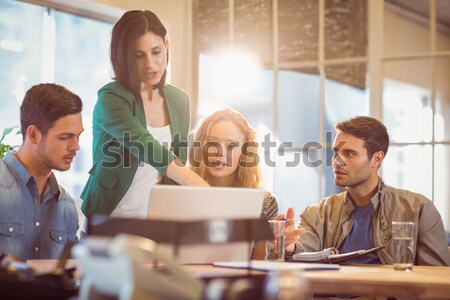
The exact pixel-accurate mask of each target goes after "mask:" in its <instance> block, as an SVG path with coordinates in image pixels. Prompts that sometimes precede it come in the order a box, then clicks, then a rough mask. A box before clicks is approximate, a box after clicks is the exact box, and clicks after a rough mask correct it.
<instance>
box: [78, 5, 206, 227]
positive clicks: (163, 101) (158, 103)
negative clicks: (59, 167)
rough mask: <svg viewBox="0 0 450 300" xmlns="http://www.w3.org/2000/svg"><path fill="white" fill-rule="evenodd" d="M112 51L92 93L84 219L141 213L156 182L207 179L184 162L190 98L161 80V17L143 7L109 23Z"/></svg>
mask: <svg viewBox="0 0 450 300" xmlns="http://www.w3.org/2000/svg"><path fill="white" fill-rule="evenodd" d="M110 51H111V63H112V67H113V71H114V74H115V78H114V79H115V81H113V82H110V83H108V84H107V85H105V86H104V87H102V88H101V89H100V90H99V92H98V100H97V103H96V105H95V108H94V114H93V148H92V155H93V167H92V169H91V170H90V171H89V174H90V177H89V179H88V181H87V183H86V186H85V187H84V190H83V192H82V194H81V198H82V199H83V205H82V208H81V209H82V211H83V213H84V215H85V216H87V217H89V216H91V215H92V214H104V215H111V216H120V217H137V218H145V217H146V213H147V206H148V199H149V196H150V189H151V186H152V185H154V184H156V183H157V182H159V181H161V180H162V181H163V183H169V182H170V181H171V180H173V181H175V182H177V183H179V184H182V185H196V186H207V185H208V184H207V183H206V182H205V181H204V180H203V179H202V178H201V177H200V176H198V175H197V174H195V173H194V172H193V171H191V170H190V169H189V168H186V167H184V163H185V162H186V158H187V157H186V156H187V138H188V132H189V125H190V105H189V96H188V95H187V94H186V93H185V92H184V91H183V90H181V89H179V88H177V87H175V86H173V85H170V84H167V83H166V82H165V81H166V74H167V70H166V67H167V62H168V39H167V31H166V29H165V27H164V25H163V24H162V23H161V21H160V20H159V18H158V17H157V16H156V15H155V14H154V13H153V12H151V11H147V10H145V11H141V10H133V11H128V12H126V13H125V14H124V15H123V16H122V17H121V18H120V20H119V21H118V22H117V23H116V24H115V25H114V27H113V30H112V35H111V49H110ZM84 223H86V218H85V220H84ZM83 225H85V224H83ZM83 227H85V226H83ZM82 229H85V228H82ZM83 231H85V230H83Z"/></svg>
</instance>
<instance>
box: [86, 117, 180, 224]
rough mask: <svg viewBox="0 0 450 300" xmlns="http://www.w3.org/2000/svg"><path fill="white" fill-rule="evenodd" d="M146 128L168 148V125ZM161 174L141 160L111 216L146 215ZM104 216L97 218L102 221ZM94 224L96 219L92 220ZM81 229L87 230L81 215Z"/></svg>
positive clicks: (169, 133)
mask: <svg viewBox="0 0 450 300" xmlns="http://www.w3.org/2000/svg"><path fill="white" fill-rule="evenodd" d="M147 130H148V132H150V134H151V135H152V136H153V138H154V139H155V140H157V141H158V142H159V143H160V144H161V145H163V146H164V147H166V148H167V149H170V145H171V144H172V132H171V128H170V125H167V126H164V127H151V126H149V125H147ZM160 177H161V175H160V174H159V172H158V171H157V170H156V169H155V168H154V167H152V166H151V165H149V164H147V163H144V162H143V161H141V162H140V163H139V166H138V168H137V170H136V173H135V174H134V178H133V181H132V182H131V185H130V188H129V189H128V191H127V192H126V193H125V195H124V196H123V198H122V200H120V202H119V204H118V205H117V206H116V208H115V209H114V210H113V212H112V213H111V216H113V217H122V218H139V219H145V218H146V217H147V210H148V201H149V199H150V190H151V188H152V186H153V185H154V184H155V183H157V182H158V181H159V180H160ZM102 220H104V218H99V219H98V221H99V222H102ZM92 222H93V223H94V224H95V223H96V220H92ZM81 230H82V231H84V232H87V218H86V217H85V216H83V219H82V222H81Z"/></svg>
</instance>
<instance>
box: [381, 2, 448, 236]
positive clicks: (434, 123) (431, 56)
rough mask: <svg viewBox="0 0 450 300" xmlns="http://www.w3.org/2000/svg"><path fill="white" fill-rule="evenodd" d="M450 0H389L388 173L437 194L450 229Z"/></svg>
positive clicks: (385, 67) (386, 70)
mask: <svg viewBox="0 0 450 300" xmlns="http://www.w3.org/2000/svg"><path fill="white" fill-rule="evenodd" d="M449 11H450V1H445V0H444V1H442V0H436V1H435V0H430V1H404V0H386V1H385V4H384V24H383V25H384V53H383V55H382V66H383V70H384V72H383V94H382V97H383V99H382V104H383V120H384V122H385V123H386V125H387V127H388V129H389V132H390V136H391V147H390V153H389V154H388V155H387V157H386V161H385V163H384V167H383V177H384V178H386V180H387V181H388V182H390V183H392V184H393V185H395V186H398V187H400V188H405V189H408V190H411V191H415V192H418V193H421V194H423V195H425V196H426V197H428V198H429V199H432V200H433V201H434V204H435V205H436V207H437V208H438V210H439V211H440V213H441V216H442V219H443V221H444V224H445V225H446V227H447V229H448V230H450V151H449V145H450V85H449V82H450V19H449V15H448V12H449Z"/></svg>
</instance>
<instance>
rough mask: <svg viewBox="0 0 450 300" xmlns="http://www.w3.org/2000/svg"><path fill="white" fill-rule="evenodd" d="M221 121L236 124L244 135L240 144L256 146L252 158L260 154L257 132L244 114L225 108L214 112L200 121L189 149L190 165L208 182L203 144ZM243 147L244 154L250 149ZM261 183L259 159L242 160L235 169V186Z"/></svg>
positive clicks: (252, 186)
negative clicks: (249, 161) (248, 161)
mask: <svg viewBox="0 0 450 300" xmlns="http://www.w3.org/2000/svg"><path fill="white" fill-rule="evenodd" d="M220 121H230V122H232V123H233V124H235V125H236V126H237V127H238V128H239V129H240V130H241V132H242V133H243V135H244V144H243V145H239V146H241V147H252V148H254V149H255V150H254V151H255V152H256V153H254V151H252V152H251V153H252V158H254V157H255V155H256V157H257V155H258V145H257V142H256V132H255V130H253V129H252V128H251V127H250V125H249V124H248V122H247V120H246V119H245V117H244V116H243V115H242V114H240V113H239V112H237V111H235V110H232V109H223V110H219V111H216V112H214V113H213V114H211V115H209V116H207V117H206V118H204V119H203V120H201V121H200V122H199V124H200V125H198V126H197V128H196V129H195V130H194V139H193V143H191V145H190V151H189V164H190V167H191V168H192V170H193V171H194V172H195V173H197V174H198V175H200V176H201V177H202V178H203V179H205V180H206V182H208V183H211V178H210V176H209V173H208V172H207V169H206V168H207V166H206V165H205V163H204V162H203V146H204V145H205V144H206V142H207V139H208V136H209V134H210V132H211V128H212V127H213V126H214V125H215V124H217V123H219V122H220ZM241 149H242V153H243V154H245V153H246V152H248V151H249V150H248V148H247V149H243V148H241ZM242 156H244V155H242ZM242 156H241V159H242ZM242 163H243V165H242ZM261 184H262V178H261V170H260V168H259V161H253V162H252V163H245V162H243V161H242V160H241V161H240V163H239V166H238V167H237V169H236V170H235V187H244V188H262V187H261Z"/></svg>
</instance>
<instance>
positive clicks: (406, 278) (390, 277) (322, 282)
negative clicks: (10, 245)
mask: <svg viewBox="0 0 450 300" xmlns="http://www.w3.org/2000/svg"><path fill="white" fill-rule="evenodd" d="M27 264H28V265H29V266H30V267H33V268H35V269H36V270H39V271H46V272H48V271H50V270H52V269H53V268H54V267H55V266H56V261H55V260H31V261H28V262H27ZM69 264H76V262H75V261H73V260H71V261H69ZM184 267H185V268H186V269H187V270H188V272H191V273H192V274H193V276H201V277H208V276H227V275H229V276H236V275H244V274H246V273H247V271H246V270H238V269H227V268H215V267H213V266H211V265H185V266H184ZM252 272H254V273H255V274H261V272H258V271H252ZM303 275H304V276H305V277H306V278H307V279H308V281H309V286H310V290H311V291H312V292H313V293H315V294H344V295H361V296H364V295H370V296H391V297H406V298H428V299H430V298H434V299H436V298H439V299H450V267H425V266H414V269H413V271H411V272H404V271H395V270H394V269H393V268H392V266H387V265H385V266H342V267H341V270H340V271H321V272H319V271H307V272H304V273H303Z"/></svg>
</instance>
